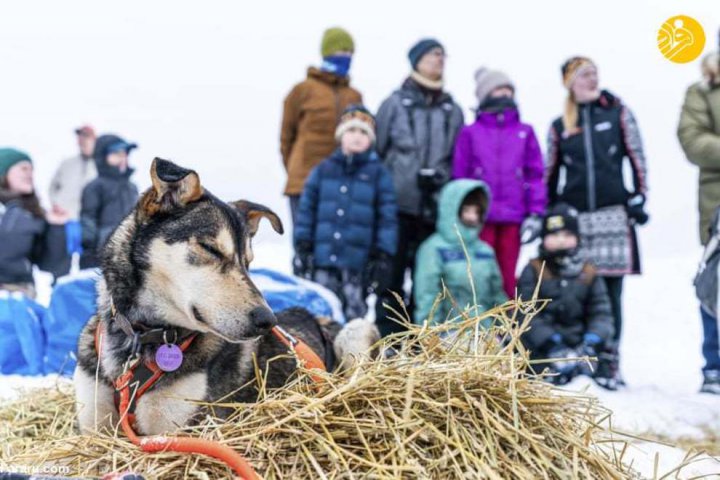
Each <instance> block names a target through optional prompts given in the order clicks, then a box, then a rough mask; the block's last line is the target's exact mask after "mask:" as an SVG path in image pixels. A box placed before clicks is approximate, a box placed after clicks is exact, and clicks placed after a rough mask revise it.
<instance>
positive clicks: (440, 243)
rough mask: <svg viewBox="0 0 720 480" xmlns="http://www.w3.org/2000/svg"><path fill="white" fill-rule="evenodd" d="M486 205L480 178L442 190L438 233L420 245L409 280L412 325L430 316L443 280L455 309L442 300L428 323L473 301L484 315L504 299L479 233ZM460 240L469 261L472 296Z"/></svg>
mask: <svg viewBox="0 0 720 480" xmlns="http://www.w3.org/2000/svg"><path fill="white" fill-rule="evenodd" d="M489 206H490V191H489V189H488V187H487V185H485V183H483V182H481V181H479V180H468V179H463V180H454V181H452V182H450V183H448V184H447V185H445V187H444V188H443V190H442V192H441V193H440V200H439V203H438V217H437V226H436V231H435V233H434V234H432V235H431V236H430V237H429V238H428V239H427V240H425V241H424V242H423V243H422V244H421V245H420V248H419V249H418V253H417V263H416V265H417V266H416V270H415V278H414V282H413V294H414V295H415V318H414V321H415V323H417V324H422V323H423V322H424V321H425V319H427V318H428V316H429V315H430V312H431V310H432V306H433V303H434V302H435V298H436V297H437V295H438V294H439V293H441V292H442V286H443V284H444V285H445V286H446V287H447V289H448V290H449V292H450V294H451V295H452V298H453V299H454V300H455V302H457V307H458V308H454V307H453V303H452V299H451V298H449V297H446V298H443V300H442V301H441V303H440V305H439V306H438V308H437V309H436V310H435V312H434V314H433V316H432V318H430V319H428V323H429V324H431V325H434V324H439V323H443V322H445V321H447V320H450V319H452V318H455V317H457V316H459V315H460V313H461V311H463V310H465V309H466V308H467V307H474V306H475V305H476V304H477V306H478V309H477V311H478V313H482V312H484V311H486V310H489V309H491V308H492V307H494V306H496V305H500V304H502V303H505V301H507V296H506V295H505V292H504V291H503V286H502V277H501V276H500V270H499V268H498V265H497V261H496V260H495V252H493V249H492V247H490V245H488V244H487V243H485V242H483V241H482V240H480V239H479V237H478V235H479V233H480V230H481V229H482V226H483V223H484V222H485V217H486V216H487V212H488V207H489ZM456 227H457V229H456ZM458 232H459V234H460V235H459V236H458ZM460 237H462V242H461V240H460ZM463 243H464V244H465V249H467V257H469V259H470V271H471V275H472V282H473V283H474V286H475V298H473V286H472V284H471V283H470V282H471V279H470V278H469V276H468V264H467V261H468V258H467V257H466V255H465V252H464V251H463V245H462V244H463ZM474 312H475V310H474V309H473V310H472V313H474Z"/></svg>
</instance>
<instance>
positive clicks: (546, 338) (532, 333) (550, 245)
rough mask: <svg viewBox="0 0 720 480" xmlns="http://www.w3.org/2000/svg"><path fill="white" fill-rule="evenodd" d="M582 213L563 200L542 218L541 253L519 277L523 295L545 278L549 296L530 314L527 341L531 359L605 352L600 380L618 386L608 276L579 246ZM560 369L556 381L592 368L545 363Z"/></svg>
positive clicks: (598, 373)
mask: <svg viewBox="0 0 720 480" xmlns="http://www.w3.org/2000/svg"><path fill="white" fill-rule="evenodd" d="M579 242H580V239H579V226H578V213H577V210H575V209H574V208H573V207H570V206H568V205H566V204H558V205H556V206H555V207H553V208H552V209H551V210H550V211H549V212H548V213H547V214H546V216H545V218H544V219H543V226H542V243H541V245H540V249H539V250H540V251H539V254H540V255H539V257H538V258H535V259H533V260H531V261H530V263H529V264H528V265H527V266H526V267H525V269H524V270H523V272H522V274H521V275H520V280H519V281H518V294H519V295H520V296H521V297H522V299H523V300H526V301H527V300H530V299H531V298H533V294H534V292H535V288H536V286H537V284H538V280H539V279H541V283H540V290H539V293H538V299H539V300H550V302H549V303H548V304H547V305H546V306H545V308H543V309H542V310H541V311H540V312H539V313H537V314H536V315H535V316H534V317H533V318H532V319H531V320H530V329H529V330H527V331H526V332H524V333H523V335H522V337H521V339H522V342H523V345H525V347H526V348H527V349H528V350H529V351H530V356H531V358H532V359H545V358H548V359H558V358H559V359H562V358H577V357H580V356H585V355H587V356H588V357H595V358H598V357H599V358H600V362H599V365H597V366H596V367H597V368H596V369H595V373H594V378H595V380H596V382H597V383H598V384H599V385H601V386H602V387H605V388H608V389H610V390H614V389H616V384H615V383H616V382H615V381H614V378H613V377H614V375H613V372H612V370H613V368H615V364H614V363H613V362H614V356H612V355H611V354H610V352H607V351H606V350H607V346H608V344H609V342H610V341H611V340H612V336H613V322H612V312H611V308H610V299H609V298H608V295H607V290H606V289H605V282H604V281H603V279H602V278H601V277H599V276H598V275H597V272H596V270H595V268H594V267H593V265H592V264H591V263H589V262H586V261H585V259H584V256H583V254H582V251H580V250H579ZM546 366H547V367H549V368H550V369H551V371H552V372H553V373H555V374H556V375H554V376H551V377H549V379H550V380H551V381H553V382H554V383H557V384H563V383H567V382H568V381H570V380H571V379H572V378H573V377H574V376H575V375H577V374H580V373H588V374H590V373H591V372H590V371H589V369H588V368H587V363H583V362H579V361H555V362H550V363H549V365H548V364H541V369H542V367H546Z"/></svg>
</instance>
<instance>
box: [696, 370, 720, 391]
mask: <svg viewBox="0 0 720 480" xmlns="http://www.w3.org/2000/svg"><path fill="white" fill-rule="evenodd" d="M700 393H712V394H715V395H720V370H705V371H704V372H703V384H702V387H700Z"/></svg>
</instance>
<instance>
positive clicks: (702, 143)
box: [677, 51, 720, 245]
mask: <svg viewBox="0 0 720 480" xmlns="http://www.w3.org/2000/svg"><path fill="white" fill-rule="evenodd" d="M702 74H703V79H702V81H700V82H698V83H695V84H693V85H691V86H690V87H689V88H688V89H687V93H686V94H685V103H683V107H682V113H681V114H680V123H679V124H678V129H677V134H678V139H679V140H680V145H682V148H683V151H684V152H685V156H686V157H687V159H688V160H689V161H690V162H691V163H693V164H695V165H697V166H698V167H700V178H699V187H698V207H699V210H700V241H701V242H702V244H703V245H707V243H708V241H709V240H710V226H711V223H710V220H711V219H712V217H713V214H714V212H715V209H716V208H717V207H718V205H720V51H715V52H712V53H710V54H708V55H707V56H706V57H705V58H704V59H703V61H702Z"/></svg>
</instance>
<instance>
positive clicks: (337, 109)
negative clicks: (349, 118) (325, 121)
mask: <svg viewBox="0 0 720 480" xmlns="http://www.w3.org/2000/svg"><path fill="white" fill-rule="evenodd" d="M333 95H335V125H337V124H338V123H340V117H341V116H342V112H341V111H340V91H339V90H338V88H337V87H333Z"/></svg>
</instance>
